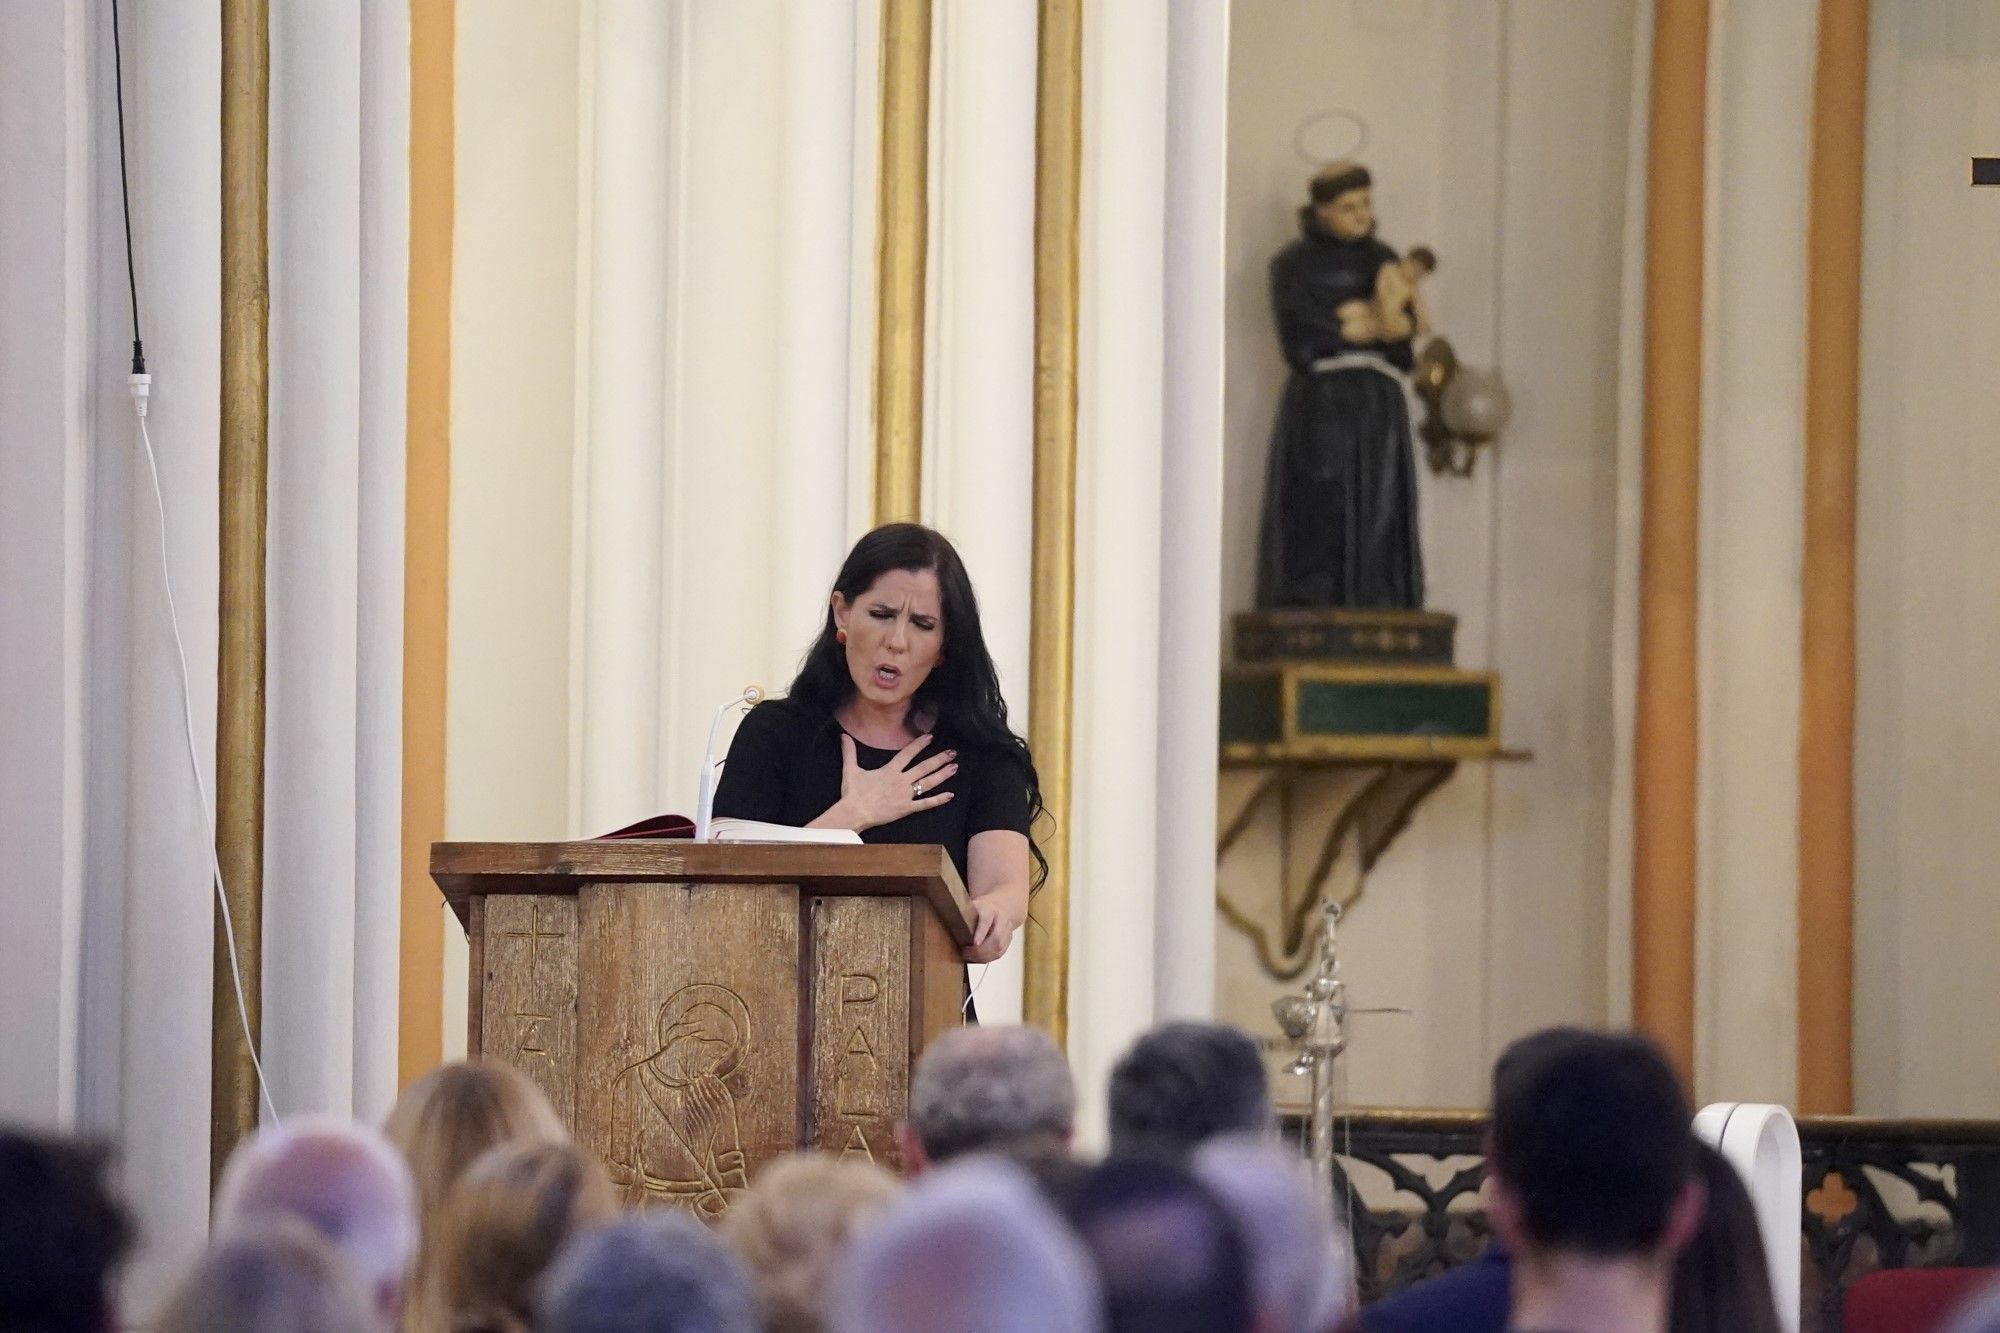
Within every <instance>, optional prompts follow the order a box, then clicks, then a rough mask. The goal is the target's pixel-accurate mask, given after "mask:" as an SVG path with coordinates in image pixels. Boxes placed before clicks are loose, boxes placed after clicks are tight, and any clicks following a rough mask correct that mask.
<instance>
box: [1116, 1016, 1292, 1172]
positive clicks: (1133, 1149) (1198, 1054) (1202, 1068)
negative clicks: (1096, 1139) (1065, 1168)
mask: <svg viewBox="0 0 2000 1333" xmlns="http://www.w3.org/2000/svg"><path fill="white" fill-rule="evenodd" d="M1108 1100H1109V1103H1110V1105H1109V1108H1108V1114H1109V1118H1110V1121H1111V1151H1112V1153H1113V1154H1114V1155H1116V1156H1138V1157H1158V1158H1165V1159H1167V1160H1170V1161H1177V1160H1180V1159H1183V1158H1185V1157H1187V1156H1188V1155H1189V1154H1190V1153H1192V1152H1193V1151H1194V1150H1195V1149H1196V1148H1199V1147H1200V1146H1201V1145H1202V1144H1204V1143H1206V1142H1208V1141H1209V1140H1210V1139H1213V1138H1218V1137H1220V1136H1221V1135H1224V1134H1244V1133H1249V1134H1255V1133H1260V1132H1263V1131H1266V1130H1268V1129H1270V1128H1271V1125H1272V1113H1271V1090H1270V1081H1269V1078H1268V1076H1267V1075H1266V1074H1265V1073H1264V1058H1263V1057H1262V1056H1261V1055H1259V1054H1258V1052H1257V1043H1256V1042H1255V1041H1253V1040H1251V1038H1250V1036H1249V1034H1248V1033H1245V1032H1242V1031H1240V1030H1238V1029H1236V1028H1233V1027H1230V1026H1228V1025H1227V1024H1224V1023H1188V1022H1180V1023H1162V1024H1161V1025H1160V1026H1158V1027H1156V1028H1154V1029H1152V1030H1151V1031H1150V1032H1147V1033H1144V1034H1143V1035H1141V1036H1140V1038H1139V1039H1138V1040H1137V1041H1135V1042H1133V1043H1132V1045H1131V1046H1130V1048H1128V1049H1127V1050H1126V1052H1125V1054H1123V1055H1121V1056H1119V1057H1118V1063H1117V1064H1115V1065H1113V1066H1112V1067H1111V1087H1110V1092H1109V1097H1108Z"/></svg>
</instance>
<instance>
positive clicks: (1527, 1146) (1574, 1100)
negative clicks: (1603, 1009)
mask: <svg viewBox="0 0 2000 1333" xmlns="http://www.w3.org/2000/svg"><path fill="white" fill-rule="evenodd" d="M1689 1119H1690V1114H1689V1111H1688V1103H1687V1096H1686V1094H1685V1093H1683V1092H1682V1091H1681V1085H1680V1080H1679V1079H1678V1078H1677V1077H1676V1076H1675V1074H1674V1071H1673V1067H1672V1066H1671V1065H1669V1064H1668V1063H1667V1060H1666V1057H1665V1056H1663V1055H1662V1054H1661V1053H1660V1051H1659V1048H1658V1047H1656V1046H1654V1045H1653V1043H1652V1042H1650V1041H1648V1040H1646V1039H1645V1038H1643V1037H1638V1036H1621V1035H1613V1034H1610V1033H1602V1032H1587V1031H1584V1030H1582V1029H1579V1028H1552V1029H1549V1030H1547V1031H1544V1032H1538V1033H1536V1034H1534V1035H1532V1036H1528V1037H1523V1038H1521V1039H1520V1040H1519V1041H1517V1042H1515V1043H1514V1044H1513V1045H1512V1046H1509V1047H1508V1048H1507V1050H1506V1051H1505V1052H1503V1053H1502V1054H1501V1056H1500V1059H1499V1061H1498V1063H1497V1064H1496V1065H1495V1066H1494V1069H1493V1128H1492V1143H1491V1147H1490V1150H1489V1152H1488V1158H1487V1160H1488V1162H1489V1163H1490V1164H1491V1170H1492V1205H1491V1211H1492V1216H1493V1223H1494V1227H1495V1229H1496V1230H1497V1231H1498V1232H1499V1233H1500V1236H1501V1238H1502V1239H1503V1240H1504V1241H1505V1242H1506V1243H1507V1245H1508V1247H1509V1249H1510V1250H1512V1251H1513V1252H1514V1253H1515V1254H1516V1255H1518V1256H1521V1257H1522V1258H1524V1259H1532V1258H1534V1257H1535V1256H1537V1255H1577V1256H1581V1257H1586V1258H1592V1259H1633V1258H1663V1257H1665V1256H1667V1255H1670V1254H1672V1253H1674V1252H1676V1251H1678V1250H1679V1248H1680V1247H1681V1246H1682V1245H1683V1244H1685V1243H1686V1240H1687V1237H1688V1236H1689V1235H1690V1234H1691V1233H1692V1231H1693V1230H1694V1227H1695V1225H1696V1224H1697V1222H1698V1220H1699V1217H1700V1211H1701V1191H1700V1186H1699V1185H1698V1184H1697V1183H1696V1182H1694V1181H1693V1180H1692V1178H1691V1177H1692V1171H1693V1165H1694V1133H1693V1130H1692V1129H1691V1128H1690V1127H1689Z"/></svg>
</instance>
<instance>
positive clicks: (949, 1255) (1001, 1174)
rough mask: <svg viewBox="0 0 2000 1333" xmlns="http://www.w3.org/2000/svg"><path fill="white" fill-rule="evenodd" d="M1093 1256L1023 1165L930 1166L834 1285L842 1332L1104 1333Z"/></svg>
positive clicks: (861, 1242)
mask: <svg viewBox="0 0 2000 1333" xmlns="http://www.w3.org/2000/svg"><path fill="white" fill-rule="evenodd" d="M1101 1305H1102V1298H1101V1295H1100V1293H1099V1289H1098V1285H1097V1279H1096V1276H1095V1274H1094V1273H1093V1271H1092V1269H1091V1261H1090V1256H1089V1254H1087V1253H1086V1252H1085V1250H1084V1248H1083V1246H1082V1245H1081V1244H1080V1243H1079V1242H1078V1241H1077V1239H1076V1237H1075V1236H1074V1235H1073V1234H1072V1233H1071V1232H1070V1229H1069V1228H1068V1227H1067V1226H1065V1225H1063V1221H1062V1219H1061V1218H1060V1217H1059V1216H1057V1215H1056V1213H1055V1211H1054V1210H1053V1209H1051V1208H1050V1207H1049V1206H1048V1205H1047V1204H1046V1203H1044V1202H1043V1201H1042V1198H1041V1196H1040V1195H1039V1194H1038V1193H1036V1191H1035V1188H1034V1186H1033V1184H1032V1183H1031V1182H1030V1181H1029V1178H1028V1176H1027V1174H1026V1172H1025V1171H1023V1170H1022V1168H1020V1167H1017V1166H1014V1165H1013V1164H1011V1163H1008V1162H1003V1161H997V1160H982V1161H968V1162H961V1163H954V1164H953V1165H951V1166H948V1167H943V1168H940V1169H939V1170H937V1171H933V1172H930V1173H928V1174H926V1175H925V1176H924V1177H923V1178H922V1179H921V1180H920V1181H918V1182H917V1183H916V1184H915V1185H914V1186H912V1187H911V1189H910V1191H909V1193H908V1194H907V1195H905V1196H904V1198H903V1200H902V1202H901V1203H899V1204H898V1205H897V1206H895V1207H893V1208H891V1209H890V1210H889V1211H888V1212H887V1213H885V1214H884V1215H883V1216H882V1217H880V1218H878V1219H876V1221H875V1222H874V1223H873V1224H872V1225H871V1226H870V1227H869V1228H868V1230H867V1231H866V1232H864V1233H863V1234H862V1235H861V1237H860V1238H859V1239H858V1240H857V1241H856V1242H855V1244H854V1248H853V1249H852V1250H851V1251H850V1252H849V1254H848V1260H847V1265H846V1271H845V1272H844V1273H842V1275H841V1278H840V1281H839V1282H838V1283H836V1285H835V1289H834V1299H833V1312H832V1317H831V1318H830V1319H829V1320H828V1327H829V1328H830V1329H832V1330H833V1333H930V1330H932V1329H940V1328H949V1329H952V1330H953V1333H1100V1330H1101V1329H1102V1327H1103V1324H1102V1313H1101Z"/></svg>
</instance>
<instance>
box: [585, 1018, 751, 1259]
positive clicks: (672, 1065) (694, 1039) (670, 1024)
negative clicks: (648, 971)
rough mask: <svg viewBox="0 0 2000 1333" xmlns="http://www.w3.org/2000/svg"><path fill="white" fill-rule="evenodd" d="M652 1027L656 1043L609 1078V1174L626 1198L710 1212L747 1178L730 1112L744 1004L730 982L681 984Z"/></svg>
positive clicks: (740, 1066)
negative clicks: (716, 984) (655, 1027)
mask: <svg viewBox="0 0 2000 1333" xmlns="http://www.w3.org/2000/svg"><path fill="white" fill-rule="evenodd" d="M657 1030H658V1044H657V1046H656V1048H655V1049H654V1050H653V1051H652V1052H651V1053H650V1054H648V1055H646V1056H645V1057H644V1058H642V1059H639V1060H635V1061H634V1062H632V1063H631V1064H629V1065H627V1066H626V1067H625V1068H624V1069H622V1070H620V1071H619V1072H618V1074H617V1075H616V1076H615V1077H614V1078H613V1080H612V1098H611V1140H612V1150H611V1164H610V1165H611V1176H612V1179H613V1181H615V1182H616V1183H617V1184H618V1185H619V1186H620V1187H621V1188H622V1190H623V1192H624V1196H625V1202H626V1203H627V1204H628V1205H631V1206H635V1207H636V1206H639V1205H642V1204H653V1203H664V1204H669V1205H671V1206H673V1207H677V1208H684V1209H686V1210H687V1211H689V1212H691V1213H693V1214H695V1215H696V1216H697V1217H701V1218H704V1219H707V1220H713V1219H715V1218H717V1217H720V1216H721V1215H722V1214H723V1213H724V1212H725V1211H727V1209H728V1208H729V1205H730V1203H731V1202H732V1201H733V1200H734V1199H735V1198H736V1196H737V1195H738V1194H739V1193H740V1192H742V1191H743V1190H745V1189H747V1188H748V1187H749V1184H750V1180H749V1163H748V1161H747V1160H746V1159H745V1157H744V1153H743V1141H742V1136H741V1134H740V1132H739V1130H738V1126H737V1117H736V1099H737V1097H739V1096H741V1095H742V1094H743V1091H744V1089H743V1087H742V1081H743V1079H744V1077H745V1070H744V1065H745V1060H746V1057H747V1056H748V1055H749V1052H750V1046H751V1029H750V1009H749V1006H747V1005H746V1004H744V1003H743V997H742V996H740V995H738V994H737V993H736V992H735V991H733V990H730V989H729V988H728V987H726V986H710V985H693V986H683V987H682V988H681V989H679V990H678V991H675V992H674V993H673V995H672V996H670V997H669V998H668V1000H667V1002H666V1003H665V1004H663V1005H661V1006H660V1010H659V1019H658V1022H657Z"/></svg>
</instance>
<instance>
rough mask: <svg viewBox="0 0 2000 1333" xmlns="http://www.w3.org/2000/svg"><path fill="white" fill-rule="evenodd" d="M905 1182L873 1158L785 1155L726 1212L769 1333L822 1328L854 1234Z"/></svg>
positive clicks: (726, 1225) (725, 1226) (728, 1230)
mask: <svg viewBox="0 0 2000 1333" xmlns="http://www.w3.org/2000/svg"><path fill="white" fill-rule="evenodd" d="M900 1190H901V1187H900V1186H899V1185H898V1184H897V1183H896V1178H895V1177H894V1176H892V1175H890V1174H889V1173H888V1172H887V1171H884V1170H883V1169H882V1168H881V1167H879V1166H876V1165H875V1164H874V1163H873V1162H866V1161H861V1160H858V1159H847V1160H842V1159H836V1158H832V1157H821V1156H817V1155H815V1154H811V1153H805V1154H801V1155H799V1156H796V1157H785V1158H781V1159H779V1160H778V1161H776V1162H773V1163H772V1164H771V1165H770V1166H768V1167H766V1168H765V1169H764V1171H763V1172H762V1173H761V1174H759V1175H758V1177H757V1181H756V1183H755V1184H753V1185H752V1186H751V1187H750V1192H749V1193H747V1194H745V1195H744V1196H743V1197H742V1198H741V1199H739V1200H738V1201H737V1202H736V1203H735V1204H734V1205H733V1206H732V1207H731V1208H730V1210H729V1211H728V1212H727V1213H725V1214H723V1218H722V1234H723V1236H724V1237H725V1238H727V1239H729V1240H731V1241H733V1242H735V1244H736V1248H737V1250H738V1252H739V1253H741V1254H742V1256H743V1259H744V1261H745V1262H746V1263H748V1264H749V1265H750V1275H751V1278H752V1280H753V1281H754V1282H755V1284H756V1289H757V1311H758V1315H759V1317H760V1318H761V1319H762V1320H763V1326H764V1333H819V1330H820V1329H822V1328H824V1327H825V1326H826V1305H827V1293H828V1292H829V1291H830V1290H831V1288H832V1285H833V1280H834V1276H835V1274H836V1273H837V1272H838V1271H839V1268H840V1264H841V1261H842V1260H843V1259H844V1258H845V1257H846V1255H847V1251H848V1247H849V1245H850V1244H851V1243H852V1241H853V1239H854V1236H855V1233H856V1232H857V1231H858V1230H859V1229H860V1228H861V1227H862V1226H863V1225H865V1224H866V1223H867V1222H868V1221H870V1220H871V1219H872V1218H874V1217H875V1216H876V1215H877V1214H879V1213H881V1212H882V1210H883V1209H885V1208H886V1207H888V1205H889V1204H890V1203H892V1202H893V1201H894V1200H895V1198H896V1196H897V1194H898V1193H899V1192H900Z"/></svg>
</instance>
